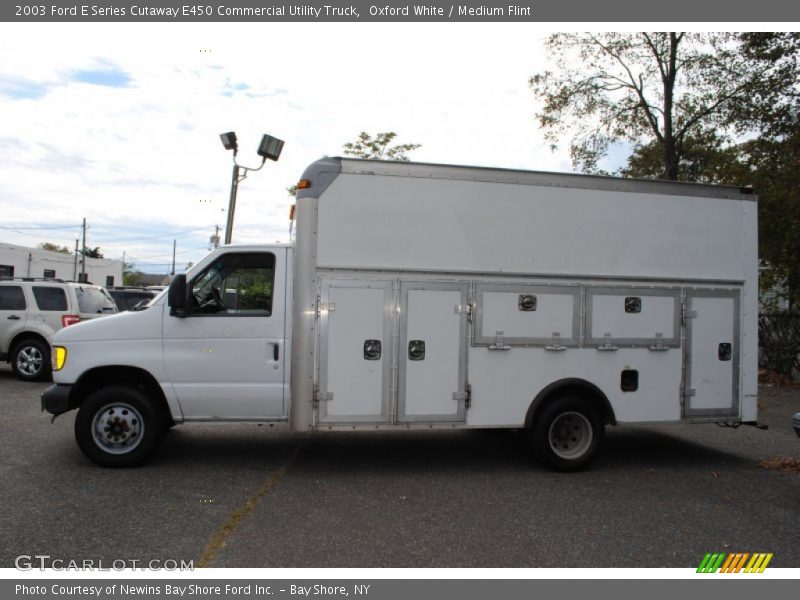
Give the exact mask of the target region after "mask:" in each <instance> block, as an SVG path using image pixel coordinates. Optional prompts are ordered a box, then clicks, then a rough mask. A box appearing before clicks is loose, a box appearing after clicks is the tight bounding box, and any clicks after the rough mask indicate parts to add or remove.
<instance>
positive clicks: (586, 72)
mask: <svg viewBox="0 0 800 600" xmlns="http://www.w3.org/2000/svg"><path fill="white" fill-rule="evenodd" d="M546 46H547V48H548V50H549V51H550V53H551V55H552V56H553V58H554V62H555V64H556V66H557V67H558V71H557V72H552V71H546V72H543V73H539V74H536V75H534V76H533V77H531V78H530V81H529V83H530V86H531V89H532V90H533V93H534V95H535V96H536V97H537V98H539V99H540V100H541V101H542V102H543V106H542V109H541V111H540V112H539V113H537V118H538V121H539V124H540V125H541V126H542V127H543V128H544V130H545V138H546V139H547V140H548V141H549V142H550V143H551V145H552V146H553V147H555V146H556V144H557V143H559V142H560V141H561V139H562V138H563V137H567V138H570V139H569V143H570V154H571V156H572V161H573V164H574V165H575V166H576V168H578V169H579V170H581V171H586V172H595V171H597V169H598V161H599V159H600V158H602V157H603V156H604V155H605V154H606V152H607V150H608V148H609V145H611V144H615V143H627V144H633V145H634V146H635V147H638V148H645V147H648V146H650V147H651V148H650V150H651V152H652V150H653V149H657V150H658V156H659V158H660V161H661V168H660V169H659V177H661V178H664V179H672V180H677V179H679V178H680V176H681V163H682V161H684V160H685V157H686V154H687V151H688V150H689V149H690V147H691V145H692V144H691V142H692V140H698V139H702V138H703V137H705V136H708V135H711V134H712V133H713V134H714V135H716V136H717V137H718V138H720V139H721V140H723V141H727V139H728V138H727V134H728V132H729V131H730V130H731V111H732V108H733V107H734V106H735V105H737V104H739V103H742V102H743V101H744V99H746V98H747V95H746V91H747V89H748V87H752V86H753V84H754V82H757V81H759V80H760V78H761V76H762V72H763V71H766V70H767V69H768V67H767V66H766V65H764V64H755V63H754V62H753V61H751V60H748V59H747V57H746V56H744V55H743V54H742V52H741V51H740V42H739V40H738V39H737V38H736V36H735V35H734V34H727V33H719V34H716V33H706V34H697V33H677V32H667V33H658V32H656V33H635V34H628V33H604V34H593V33H587V34H572V33H569V34H555V35H552V36H550V37H549V38H548V40H547V42H546ZM575 65H578V66H575Z"/></svg>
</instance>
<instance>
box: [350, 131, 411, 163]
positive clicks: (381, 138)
mask: <svg viewBox="0 0 800 600" xmlns="http://www.w3.org/2000/svg"><path fill="white" fill-rule="evenodd" d="M396 137H397V134H396V133H395V132H394V131H386V132H381V133H377V134H375V137H372V136H371V135H370V134H368V133H367V132H366V131H362V132H361V133H359V134H358V139H356V141H355V142H347V143H346V144H345V145H344V146H342V148H343V149H344V154H345V156H354V157H356V158H370V159H377V160H400V161H404V162H407V161H408V153H409V152H412V151H414V150H416V149H417V148H419V147H420V144H398V145H395V146H390V145H389V144H391V143H392V141H393V140H394V138H396Z"/></svg>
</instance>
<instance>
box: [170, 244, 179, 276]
mask: <svg viewBox="0 0 800 600" xmlns="http://www.w3.org/2000/svg"><path fill="white" fill-rule="evenodd" d="M177 246H178V240H172V273H170V275H172V277H175V249H176V248H177Z"/></svg>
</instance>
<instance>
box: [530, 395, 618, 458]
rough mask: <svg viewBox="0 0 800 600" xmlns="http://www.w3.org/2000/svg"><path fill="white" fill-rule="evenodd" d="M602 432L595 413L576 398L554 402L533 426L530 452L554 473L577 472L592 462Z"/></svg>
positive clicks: (600, 419) (596, 412)
mask: <svg viewBox="0 0 800 600" xmlns="http://www.w3.org/2000/svg"><path fill="white" fill-rule="evenodd" d="M604 433H605V428H604V426H603V419H602V418H601V416H600V414H599V413H598V411H597V410H595V408H594V407H593V406H592V405H591V404H590V403H589V402H587V401H585V400H583V399H582V398H579V397H572V396H565V397H562V398H558V399H557V400H555V401H554V402H552V403H551V404H549V405H548V406H546V407H545V408H544V409H543V410H542V412H541V413H540V414H539V415H538V416H537V418H536V422H535V423H534V425H533V431H532V435H533V448H534V452H535V454H536V456H537V458H539V460H541V461H542V462H544V463H545V464H547V465H548V466H549V467H550V468H552V469H555V470H557V471H579V470H581V469H585V468H586V467H588V466H589V464H591V462H592V461H593V460H594V458H595V456H596V454H597V451H598V450H599V448H600V444H601V442H602V441H603V435H604Z"/></svg>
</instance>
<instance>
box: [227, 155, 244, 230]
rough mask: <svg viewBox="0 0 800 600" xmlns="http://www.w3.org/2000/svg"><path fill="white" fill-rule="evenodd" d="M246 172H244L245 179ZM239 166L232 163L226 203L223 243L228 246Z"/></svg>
mask: <svg viewBox="0 0 800 600" xmlns="http://www.w3.org/2000/svg"><path fill="white" fill-rule="evenodd" d="M246 176H247V171H245V177H246ZM239 181H241V180H240V179H239V165H237V164H236V163H233V177H232V178H231V199H230V201H229V202H228V223H227V224H226V225H225V243H226V244H230V243H231V238H232V236H233V213H234V211H235V210H236V192H237V191H238V189H239Z"/></svg>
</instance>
